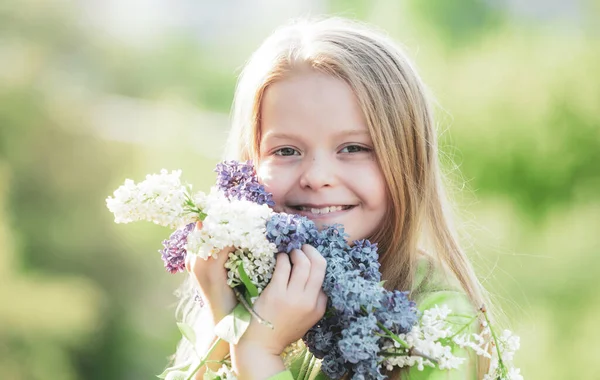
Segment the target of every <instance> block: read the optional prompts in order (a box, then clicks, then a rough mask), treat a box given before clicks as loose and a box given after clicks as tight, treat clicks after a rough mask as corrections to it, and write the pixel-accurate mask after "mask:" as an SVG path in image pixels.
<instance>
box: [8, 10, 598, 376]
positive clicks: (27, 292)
mask: <svg viewBox="0 0 600 380" xmlns="http://www.w3.org/2000/svg"><path fill="white" fill-rule="evenodd" d="M307 14H335V15H341V16H348V17H355V18H358V19H361V20H365V21H368V22H370V23H373V24H375V25H377V26H379V27H380V28H382V29H384V30H386V31H387V32H388V33H389V34H391V35H392V36H393V37H394V38H395V39H396V40H398V41H399V42H401V43H402V44H403V45H405V46H406V49H407V51H408V54H409V55H410V56H411V57H412V58H413V59H414V60H415V61H416V63H417V66H418V67H419V69H420V71H421V73H422V75H423V78H424V79H425V81H426V83H427V84H428V85H429V87H430V88H431V90H432V92H433V93H434V94H435V96H436V99H437V102H438V107H437V117H438V122H439V128H440V132H441V135H442V146H443V154H444V157H445V160H444V161H445V162H446V170H447V173H448V177H449V180H450V181H451V182H452V183H453V189H454V190H455V191H454V197H455V199H456V201H457V204H458V205H459V207H458V210H459V216H460V223H459V226H460V229H461V232H462V235H463V236H464V244H465V246H466V248H467V249H468V251H469V254H470V256H471V257H472V259H473V261H474V262H475V264H476V266H477V270H478V271H479V274H480V276H481V278H482V280H483V281H484V283H485V284H486V286H487V287H488V288H489V290H490V291H491V292H492V294H493V295H494V297H495V299H496V301H497V303H498V305H499V306H501V307H502V308H503V310H504V311H505V313H506V314H507V316H508V321H509V322H510V325H511V327H512V329H513V330H515V331H516V333H517V334H519V335H520V336H521V339H522V348H521V351H520V352H519V354H518V356H517V360H516V362H517V364H518V366H520V367H521V368H522V373H523V374H524V375H525V378H526V379H599V378H600V365H599V364H598V362H599V360H598V356H599V354H600V348H599V346H598V342H599V341H600V328H599V327H598V322H599V321H600V292H599V291H598V288H599V278H600V254H599V253H600V238H599V235H600V217H599V215H600V169H599V165H600V110H599V107H600V22H599V20H600V3H599V2H598V1H591V0H588V1H585V0H579V1H576V0H572V1H569V0H563V1H559V0H555V1H544V0H523V1H517V0H485V1H483V0H455V1H447V0H403V1H397V0H387V1H369V0H354V1H342V0H287V1H277V0H255V1H242V0H220V1H207V0H126V1H119V0H81V1H77V2H72V1H65V0H47V1H44V0H3V1H2V2H0V378H1V379H8V380H22V379H23V380H24V379H40V380H41V379H44V380H55V379H56V380H59V379H60V380H75V379H89V380H94V379H115V380H121V379H123V380H124V379H152V378H155V377H154V375H156V374H158V373H160V372H162V370H163V368H164V366H165V364H166V357H167V356H168V355H170V354H171V353H172V352H173V350H174V348H175V344H176V342H177V340H178V339H179V333H178V331H177V328H176V326H175V320H174V307H175V297H174V296H173V291H174V290H175V289H176V287H177V286H178V284H179V283H180V282H181V281H182V279H183V277H182V275H179V276H177V275H176V276H173V275H169V274H167V273H166V272H165V271H164V269H163V268H162V261H161V260H160V257H159V254H158V253H157V250H158V249H160V248H161V244H160V243H161V241H162V239H163V238H165V237H167V236H168V234H169V231H168V230H167V229H164V228H160V227H156V226H152V225H144V224H132V225H116V224H114V223H113V221H112V215H111V214H110V213H109V212H108V210H107V209H106V207H105V201H104V200H105V198H106V197H107V196H108V195H109V194H111V193H112V191H113V190H114V189H115V188H116V187H117V186H119V185H120V184H121V183H122V182H123V181H124V179H125V178H133V179H136V180H140V179H142V178H143V176H144V175H145V174H146V173H154V172H158V171H159V170H160V169H161V168H167V169H177V168H181V169H183V171H184V176H185V178H186V179H187V180H188V181H189V182H190V183H193V184H194V185H195V188H196V189H201V190H206V189H208V187H209V186H210V185H211V184H212V183H213V181H214V173H213V172H212V167H213V166H214V164H215V163H216V162H217V161H218V159H219V157H220V154H221V151H222V148H223V144H224V138H225V136H226V132H227V127H228V123H229V116H228V113H229V110H230V105H231V100H232V95H233V90H234V86H235V81H236V77H237V75H238V74H239V71H240V68H241V67H242V65H243V63H244V62H245V60H246V59H247V58H248V56H249V55H250V53H251V52H252V51H253V50H254V49H255V48H256V47H257V46H258V44H259V43H260V41H261V40H262V39H263V38H265V37H266V36H267V35H268V33H269V32H270V31H271V30H272V29H273V28H274V27H276V26H277V25H279V24H281V23H283V22H285V21H286V20H287V19H288V18H290V17H296V16H301V15H307Z"/></svg>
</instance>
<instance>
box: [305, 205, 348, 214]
mask: <svg viewBox="0 0 600 380" xmlns="http://www.w3.org/2000/svg"><path fill="white" fill-rule="evenodd" d="M299 208H300V209H301V210H302V211H310V212H312V213H313V214H315V215H320V214H328V213H330V212H336V211H341V210H342V209H343V208H344V207H343V206H330V207H323V208H310V209H309V208H307V207H302V206H301V207H299Z"/></svg>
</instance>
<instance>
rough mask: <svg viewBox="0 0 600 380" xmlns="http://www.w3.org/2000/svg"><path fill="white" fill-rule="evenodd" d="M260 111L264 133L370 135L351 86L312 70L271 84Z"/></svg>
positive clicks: (262, 131) (297, 73) (264, 134)
mask: <svg viewBox="0 0 600 380" xmlns="http://www.w3.org/2000/svg"><path fill="white" fill-rule="evenodd" d="M260 113H261V122H260V129H261V131H260V132H261V135H262V136H266V135H268V134H269V132H276V131H277V132H282V131H285V132H296V133H303V132H306V133H317V134H319V135H323V134H327V133H328V132H332V133H333V132H340V131H342V130H343V131H354V132H355V133H359V132H361V133H363V134H364V133H367V134H368V128H367V124H366V122H365V118H364V115H363V112H362V110H361V108H360V105H359V102H358V99H357V97H356V95H355V94H354V92H353V91H352V89H351V87H350V86H349V85H348V84H347V83H346V82H345V81H343V80H341V79H339V78H336V77H334V76H331V75H328V74H325V73H321V72H317V71H312V70H311V71H308V70H306V71H302V72H296V73H292V74H291V75H290V76H288V77H286V78H284V79H282V80H279V81H277V82H275V83H273V84H271V85H270V86H269V87H267V89H266V91H265V94H264V96H263V99H262V102H261V105H260Z"/></svg>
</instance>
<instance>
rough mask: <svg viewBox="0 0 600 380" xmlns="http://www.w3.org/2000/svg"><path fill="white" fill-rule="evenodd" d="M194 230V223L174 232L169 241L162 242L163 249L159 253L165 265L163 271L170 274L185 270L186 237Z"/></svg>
mask: <svg viewBox="0 0 600 380" xmlns="http://www.w3.org/2000/svg"><path fill="white" fill-rule="evenodd" d="M193 229H194V223H190V224H188V225H186V226H185V227H182V228H180V229H178V230H175V232H173V233H172V234H171V236H169V239H167V240H163V242H162V244H163V246H164V249H163V250H161V251H159V252H160V253H161V255H162V259H163V261H164V263H165V269H167V271H168V272H171V273H177V272H183V270H184V269H185V256H186V254H187V251H186V249H185V246H186V244H187V236H188V235H189V233H190V232H191V231H192V230H193Z"/></svg>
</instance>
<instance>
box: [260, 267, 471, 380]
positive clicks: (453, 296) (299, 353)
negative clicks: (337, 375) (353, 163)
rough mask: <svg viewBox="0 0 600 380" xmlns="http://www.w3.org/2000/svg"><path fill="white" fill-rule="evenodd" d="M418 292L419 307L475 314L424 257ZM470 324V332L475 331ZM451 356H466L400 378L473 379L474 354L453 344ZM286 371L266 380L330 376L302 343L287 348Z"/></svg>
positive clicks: (454, 285) (455, 287) (459, 291)
mask: <svg viewBox="0 0 600 380" xmlns="http://www.w3.org/2000/svg"><path fill="white" fill-rule="evenodd" d="M413 289H418V292H416V293H417V294H418V295H417V296H416V297H415V298H414V301H415V302H416V303H417V307H418V308H419V310H421V311H423V310H426V309H430V308H432V307H434V306H435V305H438V306H442V305H447V306H448V307H449V308H450V309H451V310H452V312H453V313H460V314H468V315H475V313H476V309H475V308H474V307H473V305H472V304H471V303H470V301H469V299H468V297H467V295H466V294H465V293H464V292H463V291H462V289H461V287H460V285H458V283H457V281H456V280H455V279H453V278H451V277H450V276H449V275H446V272H445V271H443V270H441V268H438V267H437V266H434V265H433V264H431V263H430V261H429V260H427V259H426V258H425V257H423V258H422V259H421V260H420V261H419V264H418V267H417V272H416V275H415V286H413ZM475 328H476V324H475V323H474V324H473V332H474V331H476V330H475ZM452 352H453V354H454V355H457V356H461V357H465V358H467V360H466V361H465V362H464V363H463V364H462V365H461V366H460V367H459V368H458V369H453V370H440V369H437V368H431V367H428V366H425V368H424V369H423V370H422V371H419V369H418V368H417V367H416V366H415V367H411V368H409V369H408V370H406V372H404V373H403V374H402V375H401V378H402V379H409V380H475V379H476V378H477V370H476V365H475V363H476V357H475V356H474V355H473V354H469V353H468V352H466V350H464V349H461V348H459V347H453V349H452ZM286 358H287V360H286V361H287V363H286V365H287V367H288V370H286V371H282V372H280V373H278V374H276V375H274V376H271V377H270V378H269V379H268V380H328V379H329V378H328V377H327V376H326V375H325V374H323V373H322V372H321V371H320V360H319V359H317V358H315V357H314V356H313V355H312V354H311V353H310V352H309V351H308V349H307V348H306V347H304V345H302V344H301V342H299V343H297V344H296V349H295V350H290V352H289V353H288V354H287V356H286Z"/></svg>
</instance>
